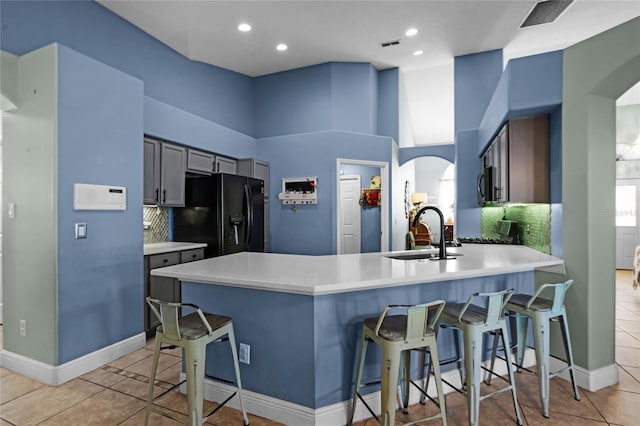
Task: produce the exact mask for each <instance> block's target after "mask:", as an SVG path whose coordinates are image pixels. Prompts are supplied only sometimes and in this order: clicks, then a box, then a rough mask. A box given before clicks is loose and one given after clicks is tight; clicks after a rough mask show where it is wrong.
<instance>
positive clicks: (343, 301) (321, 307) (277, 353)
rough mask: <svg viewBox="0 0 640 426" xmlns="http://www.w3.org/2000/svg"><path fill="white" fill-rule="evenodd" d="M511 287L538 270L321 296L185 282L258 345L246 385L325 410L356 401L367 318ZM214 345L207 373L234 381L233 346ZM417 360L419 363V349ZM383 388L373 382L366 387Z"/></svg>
mask: <svg viewBox="0 0 640 426" xmlns="http://www.w3.org/2000/svg"><path fill="white" fill-rule="evenodd" d="M394 262H402V261H394ZM506 288H515V289H516V291H517V292H530V291H532V290H533V273H532V272H522V273H516V274H509V275H498V276H492V277H480V278H470V279H463V280H457V281H444V282H438V283H426V284H416V285H407V286H400V287H391V288H382V289H377V290H366V291H354V292H348V293H339V294H330V295H323V296H315V297H314V296H304V295H297V294H285V293H278V292H265V291H260V290H251V289H241V288H233V287H228V286H217V285H209V284H197V283H183V284H182V295H183V298H184V299H185V300H187V301H191V302H193V301H198V305H200V307H201V308H202V309H203V310H205V311H209V312H216V313H219V314H222V315H228V316H231V317H232V318H233V326H234V331H235V336H236V340H237V341H238V342H243V343H248V344H249V345H251V364H250V365H245V364H241V365H240V374H241V375H242V385H243V387H244V388H245V389H248V390H250V391H254V392H258V393H262V394H267V395H270V396H273V397H275V398H278V399H283V400H286V401H290V402H293V403H296V404H300V405H303V406H305V407H309V408H315V409H317V408H321V407H326V406H329V405H331V404H335V403H339V402H342V401H348V400H350V399H351V398H352V396H353V395H352V392H353V382H354V378H355V362H356V352H357V350H358V347H359V346H358V345H359V342H360V333H361V330H362V321H363V320H364V319H365V318H369V317H377V316H378V315H379V314H380V312H381V311H382V308H383V307H384V306H386V305H388V304H415V303H417V302H426V301H430V300H436V299H443V300H447V301H458V302H464V301H466V300H467V298H468V297H469V295H470V294H471V293H473V292H476V291H478V292H491V291H498V290H503V289H506ZM478 303H482V302H480V301H478ZM264 318H269V321H264V320H263V319H264ZM449 334H450V333H442V336H438V351H439V353H440V357H441V359H445V358H447V357H450V356H453V355H454V352H453V350H454V346H453V345H452V339H451V336H450V335H449ZM488 343H490V341H489V340H488V339H486V342H485V349H486V351H485V354H484V355H485V359H486V357H487V356H488V351H489V350H490V348H491V346H490V344H488ZM213 346H214V345H209V348H207V365H206V372H207V374H209V375H212V376H216V377H225V378H228V379H233V370H232V364H231V361H230V353H229V349H228V345H226V344H221V345H216V347H213ZM370 347H371V350H370V351H369V352H368V356H367V358H366V364H365V368H364V377H363V381H365V382H366V381H373V380H375V379H376V378H379V377H380V351H379V349H374V347H375V345H370ZM274 348H277V349H276V350H274ZM412 365H414V366H417V365H418V363H417V354H415V355H414V359H413V362H412ZM454 367H455V364H451V365H449V366H447V367H445V368H444V370H447V369H451V368H454ZM416 375H417V368H414V372H413V377H416ZM375 390H376V389H375V387H370V388H365V389H363V390H362V392H363V393H369V392H373V391H375Z"/></svg>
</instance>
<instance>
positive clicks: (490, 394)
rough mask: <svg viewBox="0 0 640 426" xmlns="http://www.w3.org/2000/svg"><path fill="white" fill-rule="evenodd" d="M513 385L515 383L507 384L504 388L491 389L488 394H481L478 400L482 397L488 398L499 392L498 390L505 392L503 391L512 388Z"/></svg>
mask: <svg viewBox="0 0 640 426" xmlns="http://www.w3.org/2000/svg"><path fill="white" fill-rule="evenodd" d="M513 386H515V385H512V386H507V387H506V388H502V389H498V390H495V391H493V392H491V393H488V394H486V395H482V396H480V401H482V400H483V399H487V398H489V397H491V396H493V395H495V394H498V393H500V392H505V391H508V390H511V388H512V387H513Z"/></svg>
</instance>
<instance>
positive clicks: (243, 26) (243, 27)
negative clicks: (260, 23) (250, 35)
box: [238, 24, 251, 33]
mask: <svg viewBox="0 0 640 426" xmlns="http://www.w3.org/2000/svg"><path fill="white" fill-rule="evenodd" d="M238 31H242V32H243V33H246V32H248V31H251V25H249V24H240V25H238Z"/></svg>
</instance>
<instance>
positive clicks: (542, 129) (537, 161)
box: [508, 115, 550, 203]
mask: <svg viewBox="0 0 640 426" xmlns="http://www.w3.org/2000/svg"><path fill="white" fill-rule="evenodd" d="M508 155H509V201H513V202H519V203H548V202H549V200H550V196H549V194H550V192H549V191H550V189H549V188H550V184H549V117H548V116H547V115H538V116H534V117H525V118H518V119H515V120H511V121H509V153H508Z"/></svg>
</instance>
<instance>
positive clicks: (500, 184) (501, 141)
mask: <svg viewBox="0 0 640 426" xmlns="http://www.w3.org/2000/svg"><path fill="white" fill-rule="evenodd" d="M508 127H509V125H508V124H507V126H505V127H504V128H503V129H502V130H501V131H500V133H499V134H498V136H497V138H496V147H495V152H494V158H495V161H496V170H495V171H496V174H497V175H496V179H495V182H496V185H495V200H496V201H498V202H501V203H504V202H507V201H509V139H508V138H509V133H508Z"/></svg>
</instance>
